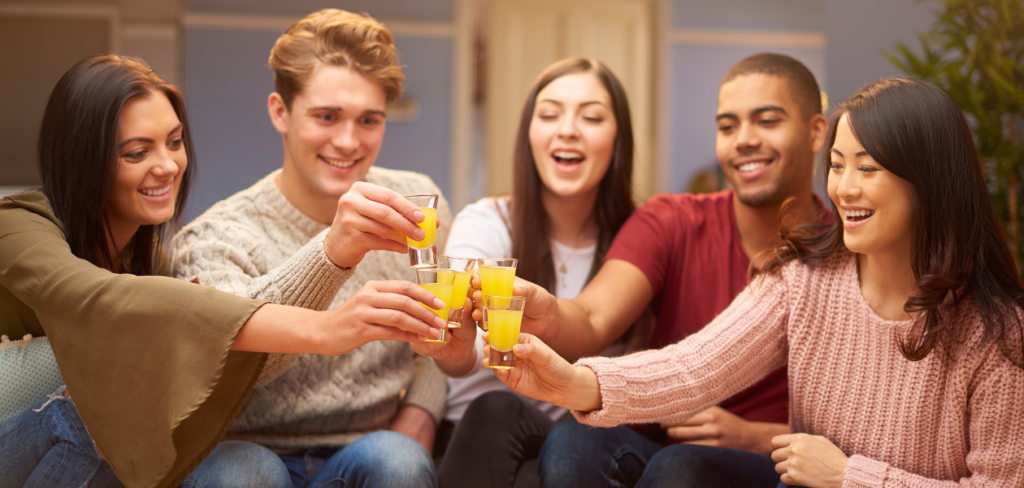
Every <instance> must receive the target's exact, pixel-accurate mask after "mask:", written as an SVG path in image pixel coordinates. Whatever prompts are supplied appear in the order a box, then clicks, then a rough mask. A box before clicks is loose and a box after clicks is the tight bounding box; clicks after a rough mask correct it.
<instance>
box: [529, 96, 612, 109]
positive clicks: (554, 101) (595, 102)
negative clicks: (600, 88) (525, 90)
mask: <svg viewBox="0 0 1024 488" xmlns="http://www.w3.org/2000/svg"><path fill="white" fill-rule="evenodd" d="M544 102H547V103H553V104H555V105H559V106H564V105H565V104H564V103H562V102H559V101H557V100H552V99H550V98H545V99H543V100H541V101H540V102H538V103H544ZM594 104H597V105H601V106H605V104H604V102H602V101H600V100H590V101H587V102H583V103H581V104H580V105H579V106H580V107H583V106H586V105H594Z"/></svg>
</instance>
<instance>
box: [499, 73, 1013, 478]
mask: <svg viewBox="0 0 1024 488" xmlns="http://www.w3.org/2000/svg"><path fill="white" fill-rule="evenodd" d="M827 147H828V148H829V157H830V159H829V160H826V161H827V164H828V166H827V168H826V170H827V171H825V174H826V175H827V176H826V177H827V187H828V193H829V197H830V199H831V201H832V203H833V204H834V206H835V207H836V214H837V215H838V216H840V217H841V218H840V219H838V220H837V221H836V222H835V223H834V224H829V225H826V226H813V227H801V228H788V227H787V226H786V225H785V222H784V227H783V232H782V237H783V239H784V240H785V244H784V245H783V246H781V247H779V248H778V249H777V250H775V251H774V254H773V255H772V256H771V258H770V260H769V262H768V264H767V265H766V266H765V267H764V269H763V273H762V274H761V275H760V277H759V278H758V279H757V281H755V282H754V283H752V284H751V286H750V287H748V289H747V290H745V291H744V292H743V293H741V294H740V295H739V297H737V298H736V300H735V301H734V302H733V303H732V305H730V306H729V308H728V309H726V310H725V312H723V313H722V314H721V315H719V316H718V317H717V318H716V319H715V320H714V321H713V322H712V323H711V324H710V325H708V326H707V327H705V328H704V329H703V330H701V331H700V332H698V333H696V334H694V335H692V336H690V337H688V338H686V339H685V340H683V341H681V342H679V343H676V344H674V345H671V346H668V347H666V348H664V349H661V350H656V351H647V352H642V353H638V354H634V355H630V356H626V357H621V358H614V359H608V358H586V359H582V360H580V361H579V362H577V363H576V365H575V366H572V365H569V364H568V363H567V362H565V361H564V360H562V359H561V358H559V357H558V356H557V355H555V354H554V353H553V352H552V351H551V350H550V349H549V348H548V347H547V346H545V345H544V344H543V343H541V342H540V341H539V340H537V338H536V337H534V336H530V335H524V336H523V338H522V339H521V341H520V344H518V345H516V346H515V348H514V351H515V354H516V356H517V357H518V358H519V359H520V361H521V363H520V367H519V368H517V369H515V370H512V371H509V372H501V371H499V372H497V375H498V377H499V378H501V379H502V380H503V381H504V382H505V383H506V384H508V385H509V386H511V387H513V388H514V389H515V390H516V391H519V392H520V393H523V394H526V395H529V396H531V397H534V398H539V399H544V400H547V401H550V402H552V403H555V404H557V405H562V406H565V407H567V408H570V409H572V410H573V414H574V415H576V416H577V418H579V419H580V420H581V421H582V422H585V423H588V424H591V425H596V426H612V425H617V424H621V423H627V422H673V421H676V420H678V419H684V418H687V417H689V416H690V415H693V414H694V413H696V412H699V411H701V410H702V409H704V408H706V407H707V406H709V405H713V404H715V403H716V402H718V401H720V400H722V399H723V398H726V397H728V396H729V395H732V394H733V393H735V392H736V391H739V390H740V389H742V388H744V387H745V386H747V385H749V384H751V383H752V382H754V381H756V380H757V379H758V378H761V377H763V376H764V375H765V374H767V373H768V372H769V371H771V370H773V369H774V368H777V367H779V366H782V365H788V367H789V383H790V408H791V419H792V422H791V425H792V431H793V432H796V434H788V435H781V436H777V437H775V438H774V439H773V440H772V445H773V447H774V448H775V451H774V452H773V453H772V456H771V459H772V461H774V462H775V463H777V464H776V471H777V472H778V473H780V474H781V479H782V482H783V483H785V484H789V485H800V486H810V487H818V486H1007V487H1018V486H1022V484H1024V463H1022V462H1021V460H1022V459H1024V440H1022V439H1021V436H1020V433H1021V432H1024V343H1022V337H1024V334H1022V318H1024V310H1022V309H1024V286H1022V284H1021V280H1020V278H1019V276H1018V274H1017V266H1016V265H1015V264H1014V262H1013V260H1012V259H1011V256H1010V253H1009V250H1008V247H1007V244H1006V240H1005V238H1004V236H1003V233H1002V230H1001V229H1000V225H999V221H998V220H997V218H996V215H995V211H994V210H993V207H992V204H991V202H990V200H989V196H988V191H987V188H986V185H985V181H984V178H983V177H982V173H981V167H980V165H979V162H978V157H977V153H976V152H975V148H974V144H973V142H972V138H971V132H970V130H969V128H968V125H967V121H966V119H965V118H964V116H963V114H962V113H961V112H960V110H959V109H958V108H957V107H956V105H955V104H954V103H953V101H952V99H950V97H949V96H948V95H946V94H945V93H944V92H943V91H942V90H941V89H939V88H937V87H935V86H934V85H932V84H930V83H927V82H924V81H917V80H901V79H885V80H880V81H877V82H874V83H871V84H869V85H866V86H865V87H863V88H861V89H860V90H859V91H858V92H857V93H855V94H854V96H853V97H852V98H851V99H850V100H849V101H847V102H845V103H843V104H842V105H841V106H840V107H839V109H838V110H837V111H836V113H835V114H834V115H833V116H832V120H831V129H830V134H829V143H828V145H827ZM527 307H529V305H527ZM679 452H680V451H678V450H676V449H674V448H673V447H668V448H666V449H664V450H662V451H660V452H659V453H658V454H657V455H656V456H655V457H654V458H653V459H652V460H651V462H650V463H649V464H648V465H647V468H646V470H645V471H644V474H643V477H642V479H641V480H640V482H639V483H638V485H637V486H668V485H671V486H679V485H680V484H685V483H684V480H685V479H686V476H687V473H680V472H677V470H676V469H675V466H676V465H675V464H674V463H673V460H674V459H675V458H674V456H676V455H677V454H678V453H679ZM707 468H708V469H710V470H718V472H719V474H720V476H721V478H722V479H721V485H722V486H725V485H726V483H729V482H732V483H737V482H738V483H739V484H741V485H742V486H774V485H775V484H776V483H777V480H771V479H736V476H737V472H738V471H739V470H736V469H723V467H722V466H708V467H707Z"/></svg>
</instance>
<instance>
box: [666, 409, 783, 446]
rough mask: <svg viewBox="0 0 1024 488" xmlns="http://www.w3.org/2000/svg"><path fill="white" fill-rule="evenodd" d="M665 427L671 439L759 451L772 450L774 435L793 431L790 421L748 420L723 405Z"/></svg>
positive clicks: (687, 442)
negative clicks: (782, 422)
mask: <svg viewBox="0 0 1024 488" xmlns="http://www.w3.org/2000/svg"><path fill="white" fill-rule="evenodd" d="M664 427H665V428H667V429H668V436H669V437H670V438H672V439H679V440H681V441H683V442H684V443H686V444H697V445H702V446H712V447H725V448H729V449H742V450H744V451H750V452H755V453H758V454H769V453H771V452H772V444H771V440H772V437H774V436H777V435H780V434H788V433H789V426H788V425H786V424H776V423H769V422H748V421H746V420H744V419H743V418H741V417H739V416H738V415H735V414H733V413H732V412H730V411H728V410H726V409H724V408H721V407H711V408H709V409H707V410H705V411H703V412H701V413H698V414H697V415H694V416H693V417H690V418H689V419H687V420H685V421H683V422H681V423H678V424H669V425H664Z"/></svg>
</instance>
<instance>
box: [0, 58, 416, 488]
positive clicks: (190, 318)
mask: <svg viewBox="0 0 1024 488" xmlns="http://www.w3.org/2000/svg"><path fill="white" fill-rule="evenodd" d="M191 136H192V134H191V131H190V128H189V124H188V118H187V115H186V110H185V104H184V101H183V99H182V97H181V94H180V92H179V91H178V89H177V88H175V87H173V86H171V85H168V84H167V83H165V82H164V81H163V80H162V79H160V77H158V76H157V75H156V74H155V73H154V72H153V71H152V70H151V69H150V68H149V67H148V66H146V65H145V63H143V62H142V61H141V60H139V59H137V58H131V57H125V56H117V55H97V56H93V57H90V58H87V59H85V60H83V61H82V62H80V63H78V64H77V65H75V66H74V67H73V68H71V69H70V70H69V71H68V72H67V73H65V75H64V76H63V77H62V78H61V79H60V81H59V82H58V83H57V85H56V86H55V87H54V89H53V92H52V94H51V96H50V99H49V101H48V103H47V106H46V111H45V113H44V116H43V123H42V127H41V130H40V138H39V168H40V173H41V175H42V180H43V189H42V191H32V192H27V193H22V194H19V195H13V196H9V197H7V198H5V199H3V200H2V201H0V311H2V312H0V334H4V335H8V336H12V337H22V336H24V335H26V334H32V335H35V336H43V335H45V336H47V337H48V339H49V342H50V344H51V346H52V349H53V354H54V356H55V357H56V360H57V363H58V365H59V367H60V371H61V374H62V376H63V379H64V381H65V382H66V387H61V388H60V389H59V390H58V391H57V392H56V393H54V394H53V395H50V396H49V397H48V398H44V399H42V400H41V401H39V402H38V403H37V404H36V405H34V406H33V407H31V408H29V409H27V410H24V411H23V412H21V413H20V414H17V415H16V416H14V417H12V418H11V419H9V420H8V421H6V422H4V423H3V424H2V425H0V478H2V480H0V486H40V485H44V484H45V485H47V486H86V485H88V486H107V485H113V486H117V485H119V484H120V483H124V484H126V485H129V486H174V485H177V484H178V483H180V482H181V481H182V480H183V479H184V478H185V477H186V476H187V475H188V474H189V472H190V471H191V470H192V469H193V468H195V466H196V465H197V464H198V463H199V462H200V461H201V460H202V459H203V458H204V457H205V456H206V455H208V454H209V453H210V451H211V450H212V449H214V447H215V446H216V445H217V442H218V441H219V440H220V439H221V438H222V437H223V436H224V432H225V430H226V429H227V427H228V424H229V423H230V421H231V419H232V417H233V416H234V414H235V413H236V412H237V411H238V409H239V408H240V407H241V406H242V403H243V402H244V401H245V399H246V397H247V396H248V394H249V392H250V391H251V390H252V388H253V385H254V384H255V383H256V380H257V378H258V377H259V375H260V372H261V370H262V369H263V365H264V363H265V361H266V354H257V353H254V352H295V353H299V352H304V353H317V354H329V355H337V354H343V353H345V352H347V351H349V350H351V349H352V348H354V347H356V346H357V345H353V344H351V343H347V342H345V341H341V340H339V338H338V337H337V334H335V333H333V331H335V330H337V327H338V325H339V324H341V323H343V322H344V321H345V319H346V314H347V313H349V312H346V310H344V309H342V308H339V309H334V310H329V311H314V310H309V309H304V308H299V307H289V306H283V305H274V304H264V302H262V301H259V300H251V299H247V298H241V297H238V296H235V295H233V294H230V293H225V292H221V291H218V290H216V289H214V288H212V287H204V286H197V285H196V284H192V283H188V282H185V281H181V280H176V279H172V278H169V277H166V276H164V275H166V274H167V271H168V270H167V260H166V258H165V256H164V254H163V250H162V248H161V245H160V243H161V238H162V237H163V236H164V235H165V234H166V228H165V227H166V226H168V225H174V224H176V223H178V222H179V221H180V218H181V212H182V210H183V209H184V207H185V200H186V197H187V194H188V186H189V181H190V178H191V175H192V173H194V172H195V155H194V153H193V148H192V144H191ZM414 225H415V224H413V223H412V222H410V228H411V227H412V226H414ZM320 260H321V261H322V262H321V263H319V264H318V265H319V266H320V267H321V268H322V269H323V270H324V271H323V272H324V273H325V274H331V273H333V274H337V275H339V276H342V275H341V273H342V271H341V269H340V268H338V267H337V266H335V265H334V264H333V263H332V262H331V261H330V259H329V257H328V256H327V255H326V251H325V253H324V254H323V255H322V256H320ZM328 282H329V283H332V284H336V285H337V286H339V287H340V286H341V283H343V282H344V280H343V279H337V280H333V281H331V280H325V284H324V285H323V286H322V288H328V285H327V283H328ZM406 285H408V284H406ZM308 288H313V289H311V290H308V291H309V293H314V294H319V293H320V292H327V293H325V294H326V295H327V296H333V293H334V292H336V291H337V289H334V290H333V291H332V290H323V289H316V288H317V287H308ZM403 288H404V290H405V291H407V293H405V292H402V291H399V292H396V294H404V295H407V296H408V298H407V299H405V300H408V301H404V300H403V301H402V302H401V303H402V304H401V305H400V306H394V304H392V305H393V306H391V307H381V308H387V309H388V310H386V311H384V313H385V314H387V315H389V316H390V315H392V314H393V313H394V311H395V310H399V311H401V312H404V314H402V315H403V316H405V317H407V318H408V320H409V321H410V323H415V324H416V326H411V327H409V328H408V330H397V329H395V328H392V327H383V326H381V327H379V328H380V331H379V335H382V336H386V337H387V338H389V339H395V340H406V341H415V340H416V335H417V334H418V335H427V334H428V333H429V332H428V331H429V330H430V326H429V325H427V324H426V323H424V322H422V321H423V320H434V318H433V317H432V315H433V314H432V313H431V312H430V311H428V310H426V309H424V308H423V307H422V306H420V303H418V302H417V300H424V301H425V300H433V299H434V297H432V296H431V295H430V294H429V293H425V292H424V293H421V292H420V291H419V290H418V287H415V286H404V287H403ZM353 302H354V303H355V302H359V301H358V300H354V301H353ZM396 303H397V302H396ZM432 323H435V324H436V322H432ZM296 324H302V327H301V328H299V327H295V325H296ZM420 326H422V327H420ZM371 329H372V328H371ZM366 332H367V333H368V335H372V334H374V333H377V332H375V331H374V330H369V329H368V330H367V331H366ZM245 351H251V352H245ZM69 392H70V394H73V395H74V396H73V398H74V401H73V402H72V397H71V396H70V394H69ZM86 427H88V429H86ZM100 452H102V454H100ZM104 456H105V457H104ZM104 459H105V460H104ZM106 461H109V464H108V463H107V462H106ZM250 468H251V469H254V470H259V469H260V468H261V466H260V465H258V463H254V464H252V465H250ZM115 473H116V475H115ZM282 477H283V480H284V481H285V482H288V476H287V473H283V475H282Z"/></svg>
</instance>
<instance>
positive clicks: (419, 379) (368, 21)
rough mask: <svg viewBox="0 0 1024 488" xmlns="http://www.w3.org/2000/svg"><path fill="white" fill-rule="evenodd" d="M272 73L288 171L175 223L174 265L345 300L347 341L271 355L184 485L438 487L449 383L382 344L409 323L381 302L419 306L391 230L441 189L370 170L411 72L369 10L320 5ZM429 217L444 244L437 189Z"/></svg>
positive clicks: (211, 280)
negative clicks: (327, 350)
mask: <svg viewBox="0 0 1024 488" xmlns="http://www.w3.org/2000/svg"><path fill="white" fill-rule="evenodd" d="M270 67H271V68H272V69H273V70H274V84H275V90H276V91H275V92H274V93H272V94H270V97H269V99H268V101H267V108H268V111H269V114H270V119H271V122H272V123H273V124H274V127H275V128H276V129H277V131H278V132H280V133H281V140H282V143H283V144H284V163H283V166H282V168H281V169H280V170H277V171H275V172H273V173H271V174H270V175H268V176H267V177H266V178H264V179H263V180H262V181H260V182H258V183H256V184H255V185H253V186H252V187H251V188H249V189H247V190H244V191H242V192H239V193H238V194H236V195H234V196H232V197H230V198H228V199H227V200H224V201H222V202H219V203H217V204H216V205H214V206H213V207H212V208H211V209H210V210H208V211H207V212H206V213H204V214H203V215H201V216H200V217H198V218H197V219H196V220H195V221H194V222H192V223H191V224H189V225H188V226H186V227H185V228H184V229H182V231H181V232H180V233H179V234H178V235H177V236H176V237H175V238H174V240H173V242H172V244H171V249H172V256H173V269H172V272H173V273H174V274H175V275H176V276H178V277H180V278H184V279H187V280H198V281H199V282H200V283H201V284H203V285H212V286H216V287H218V288H221V289H223V290H227V291H230V292H232V293H235V294H238V295H244V296H250V297H256V298H262V299H265V300H269V301H272V302H277V303H288V304H293V305H298V306H304V307H308V308H313V309H325V308H335V307H348V308H349V309H350V311H351V317H352V320H351V321H350V323H348V324H346V325H347V327H343V328H339V330H338V333H339V334H343V335H346V336H347V337H350V338H351V340H352V343H353V349H352V350H351V351H350V352H348V353H347V354H343V355H341V356H337V357H325V356H316V355H300V356H297V357H296V356H295V355H271V356H270V358H269V359H268V363H267V367H266V369H265V370H264V373H263V376H262V377H261V380H260V382H259V383H258V385H257V387H256V388H255V389H254V390H253V393H252V394H251V395H250V397H249V399H248V400H247V401H246V403H245V405H244V406H243V407H242V409H241V411H240V412H239V414H238V415H237V416H236V417H235V419H234V421H233V422H232V424H231V426H230V427H229V428H228V433H227V437H226V438H227V439H228V440H226V441H224V442H222V443H221V444H220V445H219V446H218V447H217V448H216V449H215V450H214V451H213V452H212V453H211V455H210V456H209V457H208V458H207V459H206V460H205V461H203V463H201V464H200V465H199V466H198V467H197V468H196V470H195V471H194V472H193V473H192V475H191V476H190V477H189V479H188V480H187V481H186V485H191V486H300V487H301V486H306V485H308V486H323V485H325V484H327V483H330V482H332V481H338V480H340V481H342V482H343V485H344V486H347V487H350V486H389V487H400V486H417V487H420V486H435V485H436V483H437V482H436V476H435V474H434V466H433V461H432V460H431V457H430V448H431V446H432V444H433V439H434V430H435V426H436V424H435V422H437V420H438V419H439V418H440V416H441V414H442V412H443V408H444V398H445V380H444V377H443V375H442V374H441V373H440V371H438V370H437V368H436V366H434V364H433V362H431V361H429V360H427V361H422V360H417V359H415V356H414V353H413V351H412V350H411V349H410V346H409V345H408V343H407V342H399V341H395V340H381V339H399V340H402V339H405V340H410V339H408V337H407V335H405V334H408V332H409V330H411V326H410V325H408V324H406V322H408V320H407V319H405V318H404V317H401V316H400V315H401V314H393V313H387V312H385V311H382V310H380V309H378V308H377V307H385V306H388V305H387V304H394V303H395V301H396V300H397V301H402V302H406V303H412V302H409V301H408V300H407V299H408V296H406V295H405V294H403V290H407V289H408V287H410V286H415V285H412V284H411V283H410V281H411V280H413V279H414V277H415V275H414V274H413V273H412V272H411V271H410V269H409V262H408V258H407V257H406V255H405V252H406V244H405V242H404V241H405V239H404V236H403V237H397V236H393V234H392V229H393V228H395V229H399V230H401V231H402V232H404V233H405V234H407V235H409V236H412V237H415V238H418V237H419V233H420V232H422V230H420V229H419V228H418V227H416V226H415V222H419V221H422V214H421V213H420V212H419V210H418V209H417V208H416V207H415V206H413V205H411V204H410V203H409V202H408V201H407V200H405V199H404V198H402V195H408V194H414V193H440V191H439V190H438V188H437V186H436V185H434V183H433V182H432V181H431V180H430V178H428V177H427V176H425V175H421V174H417V173H412V172H407V171H395V170H388V169H381V168H375V167H373V163H374V161H375V159H376V158H377V154H378V153H379V151H380V147H381V143H382V142H383V137H384V129H385V125H386V124H385V122H386V109H387V104H388V103H389V102H391V101H394V100H395V99H396V98H398V96H399V94H400V93H401V90H402V81H403V78H404V74H403V72H402V69H401V68H400V67H399V65H398V64H397V52H396V50H395V47H394V44H393V40H392V38H391V34H390V33H389V32H388V31H387V29H386V28H385V27H384V26H383V25H381V24H380V23H378V22H376V21H375V20H373V19H372V18H369V17H365V16H362V15H357V14H353V13H349V12H345V11H341V10H336V9H326V10H321V11H319V12H316V13H313V14H311V15H309V16H307V17H306V18H304V19H302V20H300V21H298V22H296V23H295V24H293V25H292V26H291V27H290V28H289V29H288V30H287V31H286V32H285V33H284V34H283V35H282V36H281V37H280V38H279V39H278V40H277V43H276V44H275V45H274V48H273V49H272V50H271V53H270ZM238 164H245V162H243V161H239V162H238ZM438 218H439V221H440V229H439V231H438V240H439V243H438V246H439V247H443V245H444V239H445V236H446V235H447V233H448V227H449V225H450V223H451V212H450V210H449V208H448V204H447V202H445V201H444V200H443V199H442V200H441V203H440V204H439V208H438ZM325 254H326V257H327V258H329V263H327V264H325V259H324V255H325ZM371 280H394V281H381V282H378V281H371ZM364 284H365V285H364ZM360 287H362V288H360ZM325 290H326V291H325ZM415 305H416V306H419V305H418V303H417V304H415ZM390 308H393V307H390ZM420 308H422V307H420ZM431 332H432V333H434V334H435V335H437V333H438V332H439V331H433V330H432V331H431ZM389 334H390V335H389ZM411 340H413V341H415V339H411ZM421 359H422V358H421Z"/></svg>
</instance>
